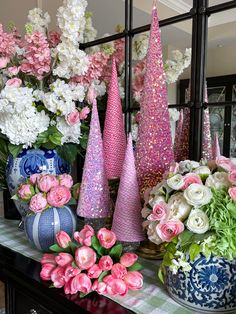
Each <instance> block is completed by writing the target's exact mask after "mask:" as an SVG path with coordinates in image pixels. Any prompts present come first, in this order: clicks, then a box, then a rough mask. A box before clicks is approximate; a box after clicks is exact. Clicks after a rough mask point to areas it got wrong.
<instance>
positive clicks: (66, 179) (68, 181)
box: [58, 173, 73, 189]
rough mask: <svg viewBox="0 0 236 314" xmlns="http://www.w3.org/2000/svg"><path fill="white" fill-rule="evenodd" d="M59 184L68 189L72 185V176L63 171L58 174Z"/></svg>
mask: <svg viewBox="0 0 236 314" xmlns="http://www.w3.org/2000/svg"><path fill="white" fill-rule="evenodd" d="M58 180H59V184H60V185H62V186H65V187H66V188H68V189H70V188H71V187H72V185H73V179H72V176H71V175H70V174H68V173H63V174H60V175H59V176H58Z"/></svg>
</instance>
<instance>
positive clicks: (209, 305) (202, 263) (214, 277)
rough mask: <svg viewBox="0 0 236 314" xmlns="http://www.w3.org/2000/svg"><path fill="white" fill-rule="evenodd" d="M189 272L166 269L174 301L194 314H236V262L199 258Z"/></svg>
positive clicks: (214, 258)
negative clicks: (175, 272)
mask: <svg viewBox="0 0 236 314" xmlns="http://www.w3.org/2000/svg"><path fill="white" fill-rule="evenodd" d="M190 265H191V266H192V269H191V270H190V272H183V271H182V270H179V271H178V272H177V274H173V273H172V272H171V271H170V270H169V269H167V276H166V287H167V290H168V292H169V294H170V295H171V297H172V298H173V299H174V300H175V301H177V302H178V303H180V304H181V305H183V306H186V307H187V308H189V309H191V310H193V311H195V313H236V261H235V260H232V261H230V260H226V259H223V258H218V257H213V256H212V257H210V258H209V259H206V258H205V257H204V256H202V255H201V256H199V257H197V258H196V259H195V260H194V261H193V262H190Z"/></svg>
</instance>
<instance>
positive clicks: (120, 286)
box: [107, 279, 128, 296]
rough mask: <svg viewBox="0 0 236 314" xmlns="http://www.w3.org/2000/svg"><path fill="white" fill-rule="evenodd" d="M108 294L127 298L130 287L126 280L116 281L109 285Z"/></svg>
mask: <svg viewBox="0 0 236 314" xmlns="http://www.w3.org/2000/svg"><path fill="white" fill-rule="evenodd" d="M107 292H108V293H109V294H110V295H112V296H113V295H117V294H118V295H121V296H125V295H126V294H127V292H128V287H127V285H126V283H125V282H124V280H122V279H114V280H112V281H111V282H110V284H109V285H107Z"/></svg>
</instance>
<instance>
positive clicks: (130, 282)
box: [124, 271, 143, 290]
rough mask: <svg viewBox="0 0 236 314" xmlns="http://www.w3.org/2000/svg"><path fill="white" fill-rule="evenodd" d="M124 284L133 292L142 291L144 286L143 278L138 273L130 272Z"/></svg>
mask: <svg viewBox="0 0 236 314" xmlns="http://www.w3.org/2000/svg"><path fill="white" fill-rule="evenodd" d="M124 282H125V283H126V285H127V286H128V288H129V289H131V290H140V289H141V288H142V286H143V276H142V274H140V273H139V272H138V271H129V272H128V273H127V275H126V276H125V278H124Z"/></svg>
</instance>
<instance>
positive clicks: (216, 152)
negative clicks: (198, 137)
mask: <svg viewBox="0 0 236 314" xmlns="http://www.w3.org/2000/svg"><path fill="white" fill-rule="evenodd" d="M220 156H221V153H220V144H219V137H218V132H215V134H214V141H213V145H212V158H213V159H214V160H215V159H216V158H219V157H220Z"/></svg>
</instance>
